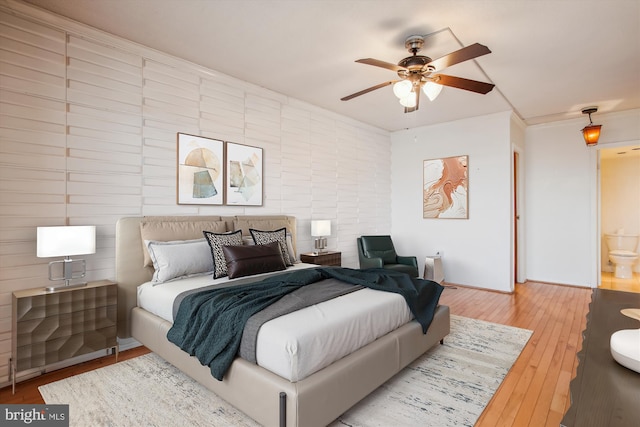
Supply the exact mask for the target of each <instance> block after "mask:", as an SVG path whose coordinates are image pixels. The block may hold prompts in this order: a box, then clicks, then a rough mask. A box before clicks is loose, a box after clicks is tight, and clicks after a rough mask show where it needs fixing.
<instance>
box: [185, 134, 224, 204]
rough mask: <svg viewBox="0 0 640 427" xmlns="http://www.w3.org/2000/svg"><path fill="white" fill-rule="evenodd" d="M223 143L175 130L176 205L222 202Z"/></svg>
mask: <svg viewBox="0 0 640 427" xmlns="http://www.w3.org/2000/svg"><path fill="white" fill-rule="evenodd" d="M223 155H224V142H222V141H218V140H216V139H211V138H204V137H202V136H195V135H188V134H186V133H178V196H177V197H178V204H179V205H222V204H223V203H224V185H223V180H224V157H223Z"/></svg>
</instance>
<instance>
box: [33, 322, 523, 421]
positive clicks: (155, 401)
mask: <svg viewBox="0 0 640 427" xmlns="http://www.w3.org/2000/svg"><path fill="white" fill-rule="evenodd" d="M530 336H531V331H528V330H525V329H519V328H514V327H510V326H504V325H498V324H495V323H489V322H483V321H480V320H474V319H468V318H465V317H459V316H453V315H452V316H451V334H450V335H449V336H447V337H446V338H445V342H444V345H437V346H435V347H434V348H433V349H432V350H430V351H429V352H427V353H425V354H424V355H423V356H421V357H420V358H418V359H417V360H416V361H415V362H413V363H412V364H411V365H410V366H408V367H407V368H405V369H403V370H402V371H401V372H400V373H399V374H398V375H396V376H395V377H393V378H392V379H391V380H389V381H388V382H386V383H385V384H383V385H382V386H381V387H379V388H378V389H377V390H375V391H374V392H373V393H372V394H370V395H369V396H368V397H366V398H365V399H364V400H362V401H361V402H360V403H358V404H357V405H356V406H354V407H353V408H351V409H350V410H349V411H347V412H346V413H345V414H343V415H342V416H340V417H339V419H338V420H336V421H334V422H333V423H332V424H331V426H332V427H339V426H350V427H374V426H418V425H419V426H424V427H428V426H434V427H436V426H437V427H447V426H451V427H454V426H455V427H459V426H473V425H474V424H475V422H476V420H477V419H478V418H479V417H480V415H481V414H482V411H483V410H484V407H485V406H486V405H487V404H488V403H489V400H491V397H492V396H493V394H494V393H495V391H496V390H497V389H498V387H499V386H500V383H501V382H502V380H503V378H504V377H505V376H506V374H507V372H509V369H510V368H511V366H512V365H513V363H514V362H515V360H516V359H517V358H518V355H519V354H520V352H521V351H522V349H523V348H524V346H525V345H526V343H527V341H528V340H529V337H530ZM39 390H40V393H41V394H42V397H43V398H44V401H45V402H46V403H47V404H69V405H70V406H69V411H70V416H69V417H70V426H72V427H73V426H77V427H81V426H118V427H124V426H136V427H137V426H157V427H165V426H166V427H173V426H220V427H227V426H234V427H235V426H257V425H258V424H257V423H256V422H255V421H253V420H252V419H250V418H249V417H247V416H245V415H244V414H243V413H242V412H240V411H238V410H236V409H235V408H234V407H233V406H231V405H229V404H228V403H226V402H225V401H224V400H222V399H220V398H219V397H217V396H216V395H215V394H213V393H212V392H210V391H209V390H207V389H206V388H204V387H203V386H201V385H200V384H198V383H197V382H195V381H193V380H192V379H190V378H188V377H187V376H186V375H184V374H182V373H181V372H180V371H178V370H177V369H176V368H174V367H173V366H171V365H170V364H169V363H167V362H165V361H164V360H163V359H161V358H160V357H159V356H157V355H155V354H153V353H150V354H147V355H144V356H140V357H136V358H134V359H129V360H126V361H123V362H120V363H117V364H114V365H110V366H106V367H104V368H100V369H97V370H94V371H91V372H87V373H84V374H80V375H76V376H73V377H70V378H67V379H64V380H61V381H57V382H54V383H51V384H47V385H43V386H41V387H39Z"/></svg>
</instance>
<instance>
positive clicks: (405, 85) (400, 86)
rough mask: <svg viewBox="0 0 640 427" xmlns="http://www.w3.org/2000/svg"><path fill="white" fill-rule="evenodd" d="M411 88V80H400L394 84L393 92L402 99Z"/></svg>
mask: <svg viewBox="0 0 640 427" xmlns="http://www.w3.org/2000/svg"><path fill="white" fill-rule="evenodd" d="M411 89H412V85H411V82H410V81H409V80H400V81H399V82H397V83H395V84H394V85H393V94H394V95H395V96H397V97H398V99H402V98H405V97H406V96H407V95H409V94H410V93H411Z"/></svg>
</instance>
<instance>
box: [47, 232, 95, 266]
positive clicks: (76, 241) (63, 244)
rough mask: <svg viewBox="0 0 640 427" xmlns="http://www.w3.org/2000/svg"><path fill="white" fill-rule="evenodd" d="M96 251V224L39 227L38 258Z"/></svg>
mask: <svg viewBox="0 0 640 427" xmlns="http://www.w3.org/2000/svg"><path fill="white" fill-rule="evenodd" d="M94 253H96V227H95V226H94V225H78V226H61V227H38V230H37V256H38V258H48V257H56V256H71V255H84V254H94Z"/></svg>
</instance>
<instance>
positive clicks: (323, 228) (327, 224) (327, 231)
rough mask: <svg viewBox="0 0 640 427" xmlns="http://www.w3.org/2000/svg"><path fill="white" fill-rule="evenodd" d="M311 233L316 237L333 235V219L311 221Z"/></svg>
mask: <svg viewBox="0 0 640 427" xmlns="http://www.w3.org/2000/svg"><path fill="white" fill-rule="evenodd" d="M311 235H312V236H315V237H322V236H330V235H331V220H329V219H320V220H315V221H311Z"/></svg>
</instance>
